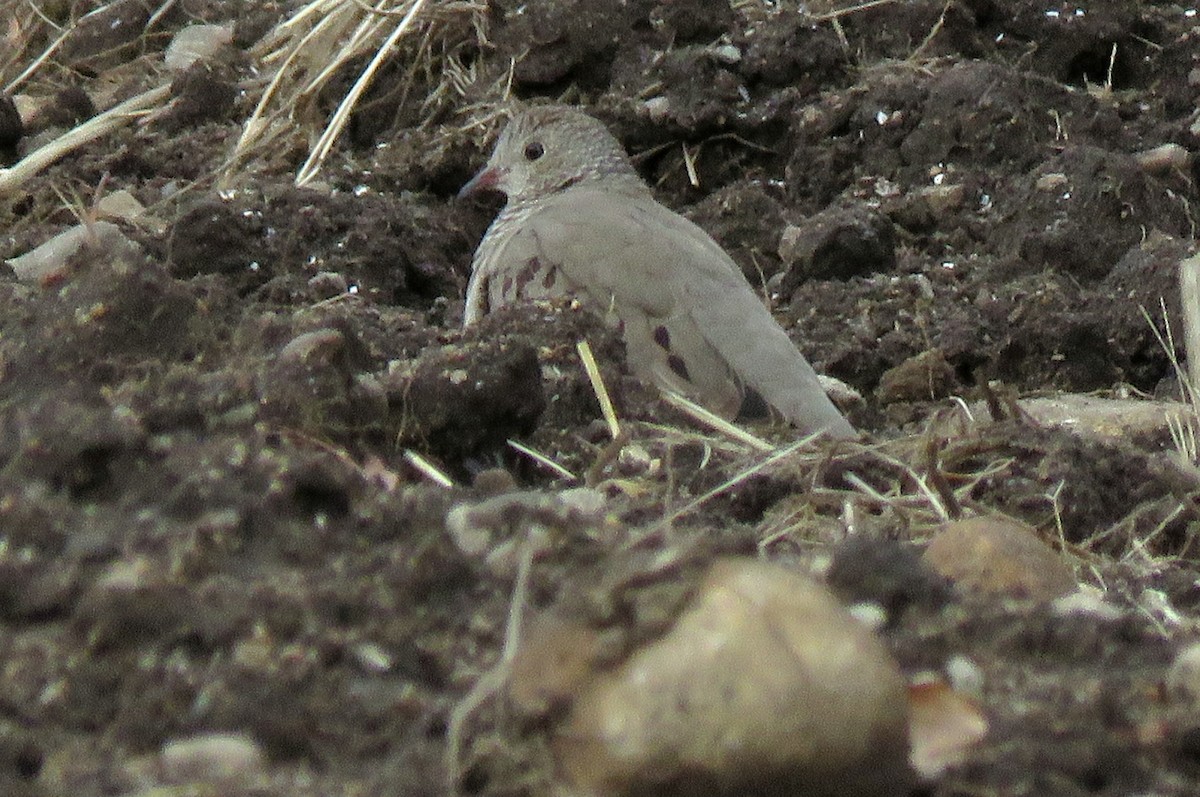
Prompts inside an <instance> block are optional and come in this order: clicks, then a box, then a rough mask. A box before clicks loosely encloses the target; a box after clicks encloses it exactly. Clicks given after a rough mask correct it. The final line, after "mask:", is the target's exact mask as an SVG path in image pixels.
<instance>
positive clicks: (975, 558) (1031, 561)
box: [924, 517, 1078, 601]
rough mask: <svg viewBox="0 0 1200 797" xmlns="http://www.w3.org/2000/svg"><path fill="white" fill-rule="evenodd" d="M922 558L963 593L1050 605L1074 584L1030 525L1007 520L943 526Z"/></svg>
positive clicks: (1059, 559) (976, 520) (977, 520)
mask: <svg viewBox="0 0 1200 797" xmlns="http://www.w3.org/2000/svg"><path fill="white" fill-rule="evenodd" d="M924 559H925V561H926V562H927V563H928V564H929V565H931V566H932V567H933V569H934V570H936V571H938V572H939V573H941V574H942V575H943V576H945V577H946V578H948V579H950V580H951V581H953V582H954V583H955V584H957V585H958V587H959V588H961V589H962V590H965V591H967V592H979V593H985V594H996V595H1009V596H1012V597H1021V598H1031V599H1033V600H1037V601H1052V600H1054V599H1055V598H1058V597H1061V596H1063V595H1066V594H1068V593H1070V592H1073V591H1074V590H1075V589H1076V587H1077V586H1078V585H1077V582H1076V581H1075V576H1074V574H1073V573H1072V572H1071V568H1069V567H1068V566H1067V564H1066V562H1064V561H1063V559H1062V556H1060V555H1059V554H1058V553H1057V552H1056V551H1054V550H1053V549H1052V548H1050V547H1049V546H1048V545H1046V544H1045V543H1043V542H1042V541H1041V540H1039V539H1038V538H1037V532H1036V531H1035V530H1034V529H1033V528H1032V527H1031V526H1027V525H1025V524H1024V523H1019V522H1017V521H1015V520H1009V519H1007V518H1000V517H978V518H970V519H969V520H957V521H953V522H951V523H947V524H946V525H945V526H944V527H943V528H942V530H941V531H940V532H939V533H938V535H937V536H936V537H934V538H933V541H932V542H930V543H929V547H927V548H926V549H925V556H924Z"/></svg>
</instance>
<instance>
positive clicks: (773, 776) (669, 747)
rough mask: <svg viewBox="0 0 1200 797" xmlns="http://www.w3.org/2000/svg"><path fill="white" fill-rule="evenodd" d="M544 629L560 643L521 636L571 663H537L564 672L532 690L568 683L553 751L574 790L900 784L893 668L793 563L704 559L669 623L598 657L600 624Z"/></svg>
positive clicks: (891, 788) (905, 779)
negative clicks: (696, 582)
mask: <svg viewBox="0 0 1200 797" xmlns="http://www.w3.org/2000/svg"><path fill="white" fill-rule="evenodd" d="M547 627H548V628H549V630H548V631H543V633H544V634H545V636H544V637H543V639H545V638H551V639H553V640H555V641H556V643H557V644H555V645H538V641H537V639H536V637H535V638H534V639H531V640H530V642H529V644H531V645H533V647H532V648H531V650H536V651H537V652H538V653H537V655H538V656H539V657H540V658H542V659H543V661H547V660H549V659H550V657H549V656H548V655H547V654H546V651H547V650H558V651H559V652H560V653H559V661H560V662H562V663H564V665H569V666H562V667H557V666H556V667H551V668H549V669H551V670H553V671H554V672H556V673H558V675H559V680H560V681H562V682H561V683H558V687H559V688H558V689H557V690H553V694H550V695H548V694H542V695H540V698H539V699H541V700H542V701H547V700H550V699H552V698H554V697H558V698H563V697H565V696H573V697H574V701H573V703H572V705H571V706H570V708H569V712H568V713H567V714H566V717H565V719H564V720H563V722H562V723H561V725H560V726H559V727H558V728H557V729H556V730H555V732H554V735H553V739H552V749H553V752H554V756H555V758H556V760H557V763H558V769H559V772H560V773H561V774H562V776H563V777H564V778H565V780H566V781H567V782H568V783H569V785H570V786H571V787H572V788H573V789H575V790H576V791H577V792H578V793H584V794H592V795H603V796H604V797H615V796H616V795H633V794H647V793H671V794H720V795H724V794H728V795H733V794H738V795H741V794H747V793H749V794H754V793H759V792H769V793H779V794H789V795H806V796H814V797H815V796H816V795H830V796H831V797H832V795H840V796H842V797H851V796H852V795H863V796H866V795H903V794H907V793H908V786H909V783H910V770H909V765H908V713H907V697H906V689H905V684H904V680H903V678H902V677H901V676H900V673H899V671H898V670H897V668H896V665H895V664H894V662H893V661H892V660H891V658H890V656H889V655H888V654H887V652H886V650H885V649H884V648H883V646H882V645H881V644H880V643H879V641H878V640H876V639H875V637H874V636H873V635H872V634H871V633H870V632H869V631H867V629H865V628H863V627H862V626H861V625H859V624H858V623H857V622H855V621H854V619H853V618H852V617H850V615H849V614H848V613H847V612H846V611H845V610H844V609H843V608H842V607H841V606H840V605H839V604H838V602H837V601H836V600H835V599H834V598H833V596H832V595H831V594H830V593H829V592H828V591H827V590H826V589H825V588H824V587H823V586H821V585H819V584H817V583H815V582H813V581H810V580H809V579H807V578H805V577H803V576H801V575H799V574H797V573H794V572H791V571H789V570H786V569H784V568H781V567H778V566H775V565H770V564H765V563H763V562H758V561H752V560H745V559H720V560H717V561H716V562H714V563H713V564H712V565H711V566H710V567H709V569H708V570H707V572H706V573H705V575H704V576H703V577H702V579H701V581H700V586H699V588H698V591H697V593H696V594H695V596H694V597H693V598H692V600H691V601H690V603H688V604H687V605H686V607H685V608H684V609H683V610H682V611H681V613H680V614H679V615H678V617H677V619H676V621H675V623H674V625H673V626H672V627H671V628H670V630H669V631H667V632H666V633H665V634H664V635H662V636H661V637H657V638H654V639H652V640H650V641H648V642H646V643H645V644H643V645H642V646H641V647H639V648H636V649H635V650H633V651H632V652H631V653H630V654H629V655H628V657H627V658H625V659H624V661H623V662H622V663H620V664H619V665H618V666H615V667H613V668H611V669H607V670H604V669H598V667H599V666H601V665H600V662H603V661H605V660H606V656H605V653H606V646H605V644H604V642H605V640H604V638H603V636H601V635H598V634H589V633H588V632H587V631H585V630H581V629H578V628H574V627H572V626H571V625H570V624H569V623H567V622H565V621H564V620H562V619H561V618H560V619H557V620H555V621H554V622H553V623H551V624H549V626H543V628H547ZM581 650H582V651H585V653H583V654H581V653H580V652H579V651H581ZM520 659H521V657H520V655H519V656H518V663H517V667H516V669H517V670H518V671H520ZM589 664H590V665H592V667H593V668H592V669H590V671H589V670H586V669H585V670H583V671H581V670H580V666H583V665H589ZM543 669H544V668H543ZM528 684H529V682H528V680H522V679H517V681H516V682H515V683H514V686H513V690H514V693H515V694H520V693H521V692H520V690H522V689H527V687H528ZM525 699H527V700H528V699H530V698H528V696H526V697H525Z"/></svg>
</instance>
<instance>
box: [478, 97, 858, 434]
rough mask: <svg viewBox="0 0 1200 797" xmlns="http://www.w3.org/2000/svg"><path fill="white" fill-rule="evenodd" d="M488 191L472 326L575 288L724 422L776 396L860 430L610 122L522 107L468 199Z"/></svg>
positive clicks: (634, 348)
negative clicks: (659, 195) (647, 177)
mask: <svg viewBox="0 0 1200 797" xmlns="http://www.w3.org/2000/svg"><path fill="white" fill-rule="evenodd" d="M485 190H493V191H499V192H501V193H503V194H504V195H505V197H506V202H505V205H504V207H503V208H502V209H501V211H500V212H499V213H498V214H497V216H496V217H495V219H494V220H493V221H492V223H491V225H490V226H489V227H488V229H487V232H486V233H485V234H484V236H483V239H482V240H481V241H480V243H479V246H478V248H477V249H476V251H475V255H474V258H473V260H472V264H471V276H470V279H469V281H468V284H467V294H466V305H465V309H464V311H463V325H464V326H470V325H471V324H474V323H476V322H478V321H479V319H481V318H482V317H483V316H485V315H487V314H488V313H490V312H492V311H495V310H498V309H499V308H501V307H504V306H506V305H510V304H514V303H517V302H526V301H537V300H551V299H556V298H568V297H569V298H574V299H576V300H578V301H579V302H580V303H581V304H584V305H587V306H589V307H591V308H592V309H593V310H595V311H597V312H599V313H600V314H602V315H603V316H604V317H605V318H606V320H608V321H609V322H610V323H612V324H614V325H615V326H616V327H617V329H618V330H619V332H620V334H621V337H622V339H623V341H624V343H625V349H626V358H627V361H628V363H629V367H630V369H631V371H633V373H634V374H635V375H637V376H638V377H639V378H641V379H643V380H644V381H648V382H650V383H652V384H654V385H655V386H657V387H658V388H659V389H660V390H667V391H674V392H677V393H680V394H682V395H683V396H685V397H687V398H689V399H691V400H693V401H695V402H696V403H698V404H700V405H702V406H704V407H706V408H707V409H709V410H710V411H712V412H714V413H716V414H717V415H719V416H721V417H723V418H726V419H732V418H735V417H737V415H738V412H739V410H740V409H742V407H743V405H744V404H745V405H747V406H749V405H752V404H758V405H759V406H761V403H762V402H765V403H766V404H767V405H769V407H771V408H773V409H774V410H775V412H777V413H778V414H779V415H780V416H782V417H783V418H784V419H785V420H786V421H788V422H790V423H791V424H793V425H794V426H796V427H797V428H799V429H800V430H801V431H803V432H805V433H823V434H825V435H827V436H828V437H830V438H835V439H852V438H855V437H856V436H857V433H856V432H855V430H854V428H853V427H852V426H851V425H850V423H849V422H848V421H847V420H846V418H845V416H843V415H842V413H841V412H840V411H839V410H838V409H837V407H836V406H835V405H834V403H833V402H832V401H831V400H830V399H829V397H828V395H826V393H825V390H824V388H823V387H822V385H821V382H820V379H819V378H818V377H817V373H816V371H814V370H813V367H812V366H811V365H810V364H809V363H808V361H807V360H806V359H805V358H804V355H803V354H801V353H800V351H799V350H798V349H797V348H796V346H795V344H794V343H793V342H792V340H791V339H790V338H789V337H788V335H787V333H786V332H785V331H784V330H783V328H782V327H780V325H779V323H778V322H777V321H776V320H775V318H774V316H772V315H771V312H770V311H769V310H768V309H767V307H766V306H765V305H764V304H763V302H762V300H761V299H760V298H759V296H758V295H757V294H756V293H755V291H754V289H753V288H752V287H751V285H750V283H749V282H748V281H747V280H746V277H745V275H744V274H743V273H742V271H741V269H740V268H738V266H737V264H736V263H734V262H733V259H732V258H730V256H729V255H728V254H727V253H726V252H725V250H724V249H722V248H721V246H720V245H719V244H718V243H717V242H716V241H714V240H713V238H712V237H711V236H710V235H708V233H706V232H704V230H703V229H701V228H700V227H699V226H697V225H696V224H694V223H692V222H691V221H689V220H688V219H685V218H684V217H683V216H681V215H679V214H678V213H676V212H675V211H673V210H671V209H670V208H668V207H666V206H665V205H663V204H661V203H659V202H658V201H657V200H656V199H655V198H654V196H653V195H652V193H651V190H650V188H649V186H648V185H647V184H646V183H645V182H644V181H643V180H642V179H641V177H640V175H638V173H637V171H636V169H635V168H634V166H633V163H632V162H631V161H630V159H629V156H628V154H627V153H626V151H625V149H624V147H622V145H621V143H620V142H619V141H618V140H617V138H616V137H615V136H614V135H613V134H612V133H611V132H610V131H609V130H608V128H607V127H606V126H605V125H604V123H603V122H601V121H600V120H598V119H596V118H594V117H592V116H590V115H588V114H586V113H584V112H583V111H581V110H579V109H577V108H574V107H571V106H564V105H525V106H523V107H521V108H519V109H518V110H517V111H516V112H515V113H514V114H513V115H512V117H511V118H510V120H509V122H508V124H507V125H506V126H505V127H504V130H503V131H502V132H501V134H500V136H499V138H498V139H497V140H496V144H495V146H494V148H493V150H492V152H491V155H490V157H489V158H488V161H487V163H486V164H485V165H484V167H483V168H482V169H481V170H480V171H479V172H478V173H477V174H476V175H475V176H474V177H472V178H471V180H470V181H469V182H467V184H466V185H464V186H463V187H462V190H461V191H460V192H459V197H460V198H461V197H467V196H473V195H475V194H477V193H479V192H482V191H485ZM759 399H761V401H759Z"/></svg>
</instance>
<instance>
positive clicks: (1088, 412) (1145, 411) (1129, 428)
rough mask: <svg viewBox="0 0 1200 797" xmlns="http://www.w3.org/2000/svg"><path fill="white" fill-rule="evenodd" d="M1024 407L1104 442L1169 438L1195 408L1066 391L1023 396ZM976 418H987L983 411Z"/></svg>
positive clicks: (1037, 417)
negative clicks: (1174, 426) (1171, 428)
mask: <svg viewBox="0 0 1200 797" xmlns="http://www.w3.org/2000/svg"><path fill="white" fill-rule="evenodd" d="M1020 405H1021V409H1022V410H1024V411H1025V412H1027V413H1029V415H1030V417H1032V418H1033V419H1034V420H1035V421H1036V422H1037V423H1039V424H1042V425H1045V426H1059V427H1062V428H1064V429H1070V430H1071V431H1072V432H1074V433H1076V434H1080V435H1085V436H1087V437H1091V438H1095V439H1097V440H1101V441H1107V442H1118V441H1128V440H1130V439H1133V440H1150V439H1165V438H1167V437H1168V435H1169V424H1170V423H1171V422H1172V421H1175V422H1180V423H1183V422H1186V421H1187V419H1188V418H1190V417H1191V415H1192V408H1191V407H1190V406H1188V405H1187V404H1183V403H1181V402H1178V401H1151V400H1147V399H1115V398H1102V397H1100V396H1086V395H1080V394H1076V393H1063V394H1061V395H1058V396H1052V397H1040V398H1031V399H1022V400H1021V402H1020ZM980 410H981V413H980V414H978V415H977V416H976V417H980V418H983V417H986V416H987V413H986V412H985V411H982V410H983V408H982V407H981V408H980Z"/></svg>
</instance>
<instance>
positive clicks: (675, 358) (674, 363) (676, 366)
mask: <svg viewBox="0 0 1200 797" xmlns="http://www.w3.org/2000/svg"><path fill="white" fill-rule="evenodd" d="M667 365H669V366H671V370H672V371H674V372H675V375H676V376H678V377H679V378H680V379H682V380H683V381H685V382H690V381H692V378H691V377H690V376H689V375H688V369H687V365H686V364H684V362H683V358H682V357H680V356H679V355H678V354H672V355H670V356H669V357H667Z"/></svg>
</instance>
